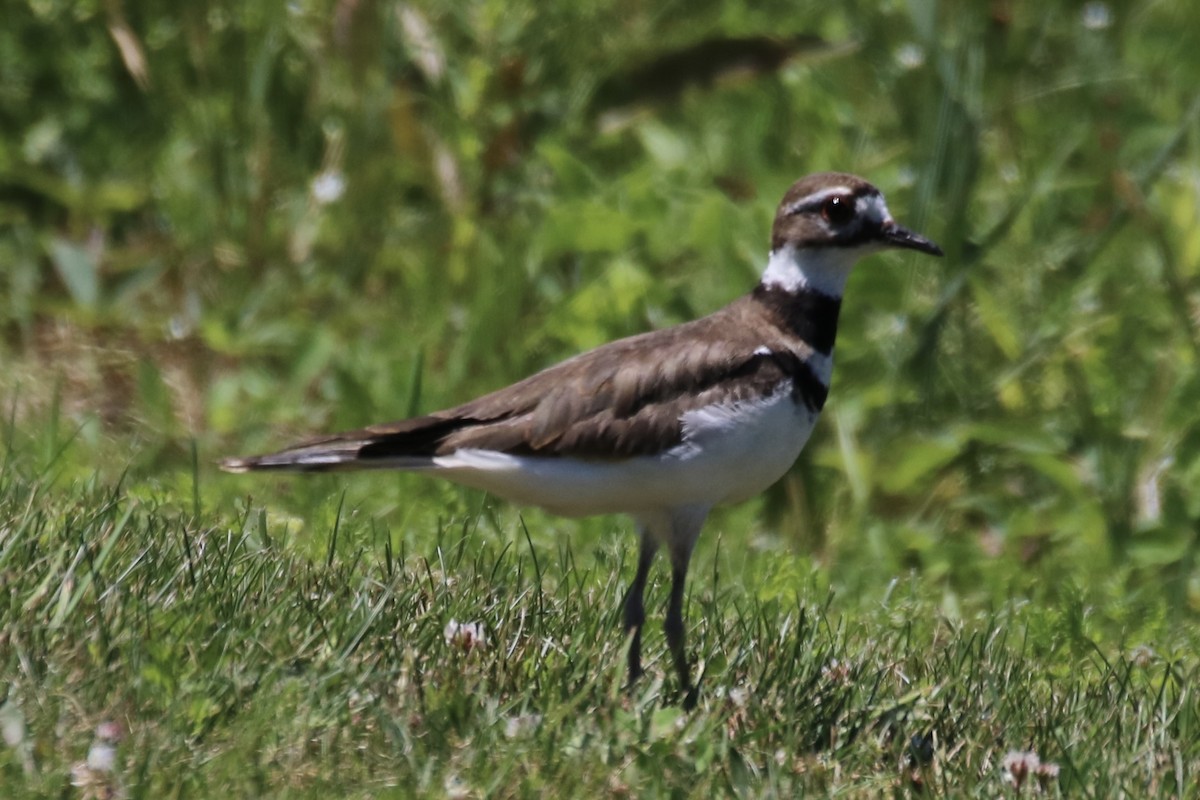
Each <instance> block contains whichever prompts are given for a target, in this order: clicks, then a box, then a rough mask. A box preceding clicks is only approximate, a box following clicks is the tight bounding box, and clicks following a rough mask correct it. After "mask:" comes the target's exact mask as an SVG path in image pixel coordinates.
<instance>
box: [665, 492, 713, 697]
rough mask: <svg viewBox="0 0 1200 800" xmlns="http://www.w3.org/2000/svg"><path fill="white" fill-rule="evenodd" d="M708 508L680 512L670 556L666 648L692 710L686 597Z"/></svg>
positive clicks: (673, 523) (674, 523) (693, 690)
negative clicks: (693, 554)
mask: <svg viewBox="0 0 1200 800" xmlns="http://www.w3.org/2000/svg"><path fill="white" fill-rule="evenodd" d="M707 514H708V509H707V508H703V509H701V508H690V509H681V510H680V511H678V512H676V513H675V514H674V515H673V517H672V520H671V538H670V541H669V542H668V548H669V549H670V553H671V600H670V603H669V604H668V605H667V619H666V624H665V625H664V626H663V630H664V631H666V634H667V645H668V646H669V647H670V648H671V657H672V658H673V659H674V661H675V671H676V672H677V673H678V674H679V688H680V689H681V690H682V691H683V708H684V710H686V711H691V710H692V709H693V708H695V706H696V699H697V695H698V690H697V687H695V686H693V685H692V677H691V670H690V668H689V667H688V660H687V649H686V646H685V641H684V640H685V636H686V627H685V626H684V622H683V596H684V591H685V589H686V588H687V573H688V562H689V561H691V559H692V548H693V547H694V546H695V544H696V539H697V538H698V537H699V535H700V528H701V526H703V525H704V518H705V516H706V515H707Z"/></svg>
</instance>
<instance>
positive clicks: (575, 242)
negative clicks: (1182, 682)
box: [0, 0, 1200, 617]
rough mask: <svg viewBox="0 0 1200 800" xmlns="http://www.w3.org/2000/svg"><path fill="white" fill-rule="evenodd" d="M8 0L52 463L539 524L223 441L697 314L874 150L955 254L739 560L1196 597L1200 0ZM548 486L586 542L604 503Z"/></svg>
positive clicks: (34, 444) (10, 279)
mask: <svg viewBox="0 0 1200 800" xmlns="http://www.w3.org/2000/svg"><path fill="white" fill-rule="evenodd" d="M3 16H4V23H3V25H0V264H2V265H3V268H2V269H0V329H2V331H3V336H2V337H0V350H2V352H0V357H2V359H3V363H4V365H5V369H4V370H3V374H2V375H0V391H2V393H3V395H2V396H3V399H4V407H5V415H6V416H7V417H8V418H9V419H10V421H11V422H12V423H14V424H12V425H10V426H9V431H10V433H9V438H10V441H9V443H8V446H9V451H10V453H12V452H15V451H23V452H32V453H36V454H38V455H37V457H36V458H33V459H27V460H26V461H25V462H23V466H22V469H25V470H28V471H31V472H41V473H43V474H45V475H48V476H51V477H52V478H53V479H55V480H62V481H70V480H73V479H76V478H82V477H86V476H89V475H92V474H95V473H97V472H99V473H100V474H101V475H104V476H109V477H111V478H114V479H115V478H117V477H119V476H121V475H124V476H125V477H124V480H123V485H124V486H125V487H126V489H127V491H128V492H130V493H131V494H133V495H135V496H141V497H145V498H150V499H153V500H154V501H155V502H162V503H168V504H172V503H174V504H178V505H179V506H181V507H189V508H190V507H191V505H192V503H193V502H195V503H197V504H200V503H203V504H204V505H206V507H208V508H210V509H212V510H216V511H218V512H219V513H226V514H228V515H229V516H230V517H232V516H234V515H235V514H236V513H237V509H238V508H239V507H241V506H242V505H243V504H244V503H246V502H251V503H253V504H255V505H262V504H265V505H266V506H267V507H269V508H270V509H271V510H272V513H273V514H281V515H291V518H292V519H293V520H294V524H295V526H296V527H298V528H304V529H306V530H311V531H313V532H315V533H316V534H319V538H320V543H318V544H316V545H315V547H316V548H317V549H318V550H320V549H322V548H323V547H324V542H325V539H326V537H327V535H328V530H329V527H330V526H329V524H328V523H329V521H330V520H331V519H332V518H333V516H334V514H335V513H336V511H337V508H338V504H339V502H340V498H341V492H342V491H343V488H344V490H345V491H346V503H347V504H348V505H349V506H350V507H353V508H355V509H359V510H361V511H362V512H363V513H365V514H367V515H369V516H370V517H371V518H372V519H374V520H377V521H378V522H379V529H380V530H386V531H387V532H388V535H389V536H390V537H392V538H393V539H399V540H401V541H402V542H415V543H420V542H428V541H431V540H432V537H433V536H434V535H436V531H438V530H441V528H442V525H443V523H444V522H445V521H447V520H450V521H451V522H453V520H454V519H456V518H457V519H467V518H472V517H478V515H479V512H480V509H481V508H482V509H484V510H485V511H486V512H487V515H488V518H489V519H493V518H494V519H496V525H497V526H498V527H500V528H503V529H504V531H505V532H506V534H507V532H510V531H513V530H517V529H518V528H516V526H515V525H514V524H513V519H514V517H513V516H505V515H515V513H516V512H512V511H509V510H506V509H503V508H501V509H499V511H498V512H497V511H496V510H495V509H493V507H492V503H491V502H490V501H488V500H485V499H483V498H481V497H480V496H479V495H477V494H474V493H471V492H466V491H459V490H457V489H453V488H447V487H444V486H441V485H438V484H435V483H433V482H426V481H421V480H419V479H414V478H410V477H404V476H399V477H397V476H370V477H364V478H362V479H357V478H356V479H355V480H354V481H349V480H345V479H332V478H321V479H316V480H311V481H308V480H305V479H298V478H288V479H274V478H264V479H261V480H257V479H256V480H249V479H242V478H233V477H229V476H223V475H219V474H218V473H216V471H215V469H214V468H213V467H212V466H211V465H212V464H213V462H214V461H215V460H216V459H217V458H219V457H220V456H222V455H227V454H231V453H240V452H247V451H255V450H258V449H263V448H270V447H274V446H277V445H281V444H285V443H287V442H289V441H290V440H291V439H292V438H293V437H294V436H302V435H306V434H308V433H313V432H319V431H325V430H330V429H337V428H344V427H351V426H358V425H362V424H366V423H369V422H373V421H381V420H385V419H392V418H399V417H403V416H405V415H408V414H410V413H413V412H417V411H428V410H432V409H434V408H437V407H440V406H443V405H449V404H453V403H456V402H460V401H462V400H465V399H468V398H470V397H472V396H474V395H476V394H477V393H481V392H484V391H487V390H489V389H492V388H496V387H498V386H501V385H504V384H506V383H508V382H510V381H512V380H515V379H517V378H520V377H523V376H524V375H526V374H527V373H529V372H531V371H533V370H535V369H537V368H539V367H542V366H546V365H548V364H550V363H552V362H554V361H556V360H558V359H561V358H563V357H566V356H569V355H571V354H573V353H575V352H577V351H579V350H581V349H583V348H587V347H591V346H594V345H596V344H599V343H601V342H604V341H606V340H609V339H612V338H614V337H618V336H622V335H626V334H632V333H635V332H639V331H642V330H645V329H647V328H650V327H658V326H665V325H670V324H673V323H677V322H680V321H683V320H687V319H690V318H693V317H696V316H699V315H702V314H704V313H707V312H709V311H711V310H713V309H715V308H717V307H718V306H720V305H721V304H723V303H725V302H727V301H728V300H730V299H731V298H733V297H735V296H737V295H738V294H740V293H742V292H745V291H747V290H748V289H749V288H750V287H751V286H752V285H753V284H754V282H755V280H756V277H757V274H758V272H759V270H760V269H761V267H762V266H763V264H764V262H765V256H766V246H767V241H768V230H769V225H770V221H771V216H772V213H773V209H774V206H775V204H776V202H777V201H778V198H779V197H780V196H781V194H782V192H783V191H784V190H785V189H786V188H787V186H788V185H789V183H790V182H791V181H792V180H794V179H795V178H797V177H799V176H800V175H802V174H805V173H807V172H812V171H818V170H827V169H836V170H845V171H852V172H856V173H860V174H863V175H865V176H867V177H868V178H869V179H871V180H872V181H873V182H875V183H876V184H877V185H879V186H880V187H881V188H882V189H883V190H884V191H885V193H886V194H887V196H888V198H889V201H890V204H891V207H892V210H893V212H894V213H895V214H896V216H897V218H898V219H900V220H901V221H903V222H905V223H906V224H909V225H911V226H912V227H914V228H916V229H917V230H920V231H922V232H924V233H927V234H928V235H929V236H931V237H932V238H934V239H935V240H937V241H938V242H939V243H941V244H942V246H943V247H944V248H945V250H946V253H947V257H946V258H945V259H943V260H941V261H939V262H937V263H930V262H928V261H926V260H920V259H916V258H912V259H909V258H907V257H904V256H895V255H891V256H883V257H879V258H876V259H873V260H872V262H871V263H867V264H865V265H863V266H862V267H860V269H859V270H858V271H857V273H856V274H855V276H854V278H853V279H852V281H851V285H850V288H849V294H848V298H847V303H846V306H845V313H844V314H843V320H844V322H843V328H842V332H841V335H840V339H839V349H838V367H837V371H836V373H835V378H834V387H833V392H832V398H831V402H830V405H829V406H828V408H827V411H826V414H825V417H824V419H823V421H822V422H821V425H820V426H819V428H818V430H817V433H816V435H815V437H814V439H813V441H812V443H811V444H810V446H809V448H808V449H807V450H806V452H805V454H804V456H803V457H802V459H801V461H800V463H799V464H798V465H797V466H796V468H795V469H794V470H793V471H792V473H791V474H790V475H789V476H788V477H787V478H786V479H785V480H784V481H782V482H781V484H780V485H779V486H777V487H775V488H774V489H773V490H772V491H771V492H770V493H769V494H768V495H767V496H766V497H765V498H764V499H762V500H761V501H756V502H752V503H750V504H748V505H747V506H745V507H742V508H740V509H734V510H731V511H729V512H727V513H726V514H725V515H724V516H723V517H719V518H718V519H717V521H716V522H715V523H713V524H712V525H710V530H709V534H708V536H707V537H706V544H705V546H706V547H707V548H708V549H709V552H710V553H711V552H712V551H713V548H714V543H715V542H716V541H717V540H719V539H720V540H723V541H725V542H734V543H737V546H735V547H733V548H729V547H726V548H725V549H726V550H727V551H728V550H731V549H732V550H734V551H737V552H742V553H744V552H747V551H749V552H751V553H753V552H755V551H759V550H767V551H776V550H784V551H791V552H795V553H797V554H800V555H798V556H797V559H798V560H800V561H801V563H806V562H803V559H805V558H806V557H809V556H811V558H812V559H813V561H812V562H807V563H810V564H816V566H817V569H818V570H819V571H821V572H822V574H824V575H827V576H828V579H829V580H830V581H831V582H832V583H833V584H834V585H835V586H838V587H842V588H845V589H848V590H850V591H857V590H866V591H869V592H871V593H872V594H873V595H878V594H879V593H881V592H883V591H884V586H885V585H886V583H887V581H888V580H889V579H890V578H891V577H892V576H895V575H898V574H904V573H907V572H909V571H915V572H916V573H917V574H919V575H923V576H928V578H929V579H930V580H931V581H932V582H933V583H934V584H935V585H940V586H944V587H945V590H946V592H947V597H948V598H951V599H952V600H953V599H954V598H958V597H960V596H969V597H973V598H982V599H983V600H984V601H985V602H986V601H987V598H988V597H995V596H1006V595H1008V594H1009V593H1011V592H1012V591H1014V587H1015V590H1016V591H1019V592H1032V593H1042V594H1053V593H1054V592H1056V591H1060V590H1061V589H1062V587H1063V586H1076V585H1080V584H1082V585H1084V586H1085V587H1095V588H1098V589H1100V590H1102V591H1104V592H1106V593H1109V592H1111V595H1110V596H1112V597H1114V598H1116V597H1126V596H1129V595H1130V593H1140V594H1146V593H1149V594H1150V595H1152V596H1153V597H1154V598H1155V601H1154V603H1153V605H1155V606H1156V607H1157V608H1160V609H1162V611H1163V612H1164V613H1167V614H1187V613H1189V612H1194V611H1196V610H1197V609H1198V608H1200V571H1198V569H1197V564H1196V555H1197V530H1198V527H1200V491H1198V490H1197V486H1198V485H1200V429H1198V428H1197V421H1198V419H1200V367H1198V365H1200V362H1198V355H1200V350H1198V348H1200V336H1198V328H1200V94H1198V93H1197V83H1196V76H1198V75H1200V18H1198V16H1197V12H1196V10H1195V8H1194V5H1193V4H1192V3H1190V2H1188V1H1187V0H1158V1H1155V2H1150V0H1145V1H1143V2H1137V1H1132V2H1110V3H1104V2H1088V3H1078V2H1065V1H1064V0H1047V1H1046V2H1041V3H1017V2H1012V1H1009V0H992V1H991V2H941V3H939V2H934V0H908V2H899V0H890V1H886V2H882V3H860V2H847V3H826V2H808V1H801V2H797V0H787V2H762V3H754V4H750V3H738V2H717V1H716V0H705V1H703V2H687V3H684V2H654V3H649V2H640V0H617V1H616V2H609V3H600V2H592V1H591V0H588V1H587V2H580V3H576V2H560V3H533V2H524V3H521V2H516V3H514V2H512V0H466V1H464V2H441V3H439V2H429V3H411V4H409V3H402V2H381V1H380V0H292V1H291V2H287V3H283V2H263V3H242V2H205V3H193V4H179V3H175V2H169V1H168V0H8V1H7V2H6V3H5V10H4V13H3ZM194 459H195V461H196V463H198V464H199V484H200V489H201V491H198V492H196V494H195V495H193V488H194V487H193V461H194ZM247 493H249V494H252V495H253V500H252V501H246V500H243V499H240V498H243V497H244V496H245V495H246V494H247ZM447 509H449V510H447ZM497 513H498V514H499V516H496V514H497ZM524 514H525V519H526V520H529V521H531V522H536V524H531V525H530V529H531V531H532V532H533V536H534V538H535V540H536V539H544V540H547V541H552V540H553V537H555V536H557V535H558V534H559V533H561V532H562V531H572V532H574V533H576V534H577V535H578V536H580V537H582V538H576V539H575V540H574V541H576V542H577V543H582V544H577V545H576V546H577V548H578V549H580V550H582V551H587V550H588V548H589V545H587V544H586V543H587V542H591V541H599V540H600V538H601V537H602V536H604V535H605V534H606V533H608V532H610V531H611V530H612V528H613V526H614V522H613V521H612V520H600V521H591V522H585V523H581V524H577V523H567V522H562V521H559V520H554V519H552V518H549V517H543V516H541V515H539V514H537V513H536V512H524ZM616 524H618V525H621V526H627V523H625V522H623V521H622V522H620V523H616ZM305 525H307V526H308V527H307V528H305V527H304V526H305ZM373 527H374V526H373ZM581 529H582V531H581ZM714 529H715V531H714ZM588 537H594V538H588ZM313 538H317V537H313ZM747 542H748V543H749V544H750V545H751V546H750V547H749V548H745V547H742V544H743V543H747ZM737 552H735V553H734V554H732V555H728V556H726V557H727V558H731V559H734V558H738V557H740V556H738V555H737ZM805 554H808V555H807V556H806V555H805ZM797 574H805V570H804V568H803V567H797ZM762 591H764V592H765V591H770V587H764V588H763V589H762ZM781 591H782V588H781ZM1119 608H1120V606H1119V605H1117V606H1114V607H1112V608H1109V609H1108V610H1107V611H1106V612H1105V613H1107V614H1112V615H1115V616H1118V617H1119V616H1120V614H1121V612H1120V610H1119Z"/></svg>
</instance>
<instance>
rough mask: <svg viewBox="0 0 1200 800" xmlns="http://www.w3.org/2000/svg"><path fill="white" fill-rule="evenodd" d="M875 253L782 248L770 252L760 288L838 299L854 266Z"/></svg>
mask: <svg viewBox="0 0 1200 800" xmlns="http://www.w3.org/2000/svg"><path fill="white" fill-rule="evenodd" d="M878 249H879V248H878V247H876V246H874V245H863V246H861V247H805V248H798V247H796V246H795V245H794V244H785V245H784V246H783V247H780V248H779V249H778V250H772V251H771V257H770V258H769V259H768V260H767V268H766V270H765V271H764V272H763V276H762V284H763V286H773V287H776V288H779V289H783V290H784V291H785V292H798V291H801V290H804V289H809V290H813V291H817V292H820V293H821V294H823V295H828V296H829V297H841V296H842V294H843V292H845V290H846V280H847V279H848V278H849V277H850V270H851V269H852V268H853V267H854V264H855V262H856V261H858V260H859V259H860V258H862V257H863V256H865V255H869V254H870V253H873V252H875V251H876V250H878Z"/></svg>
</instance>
